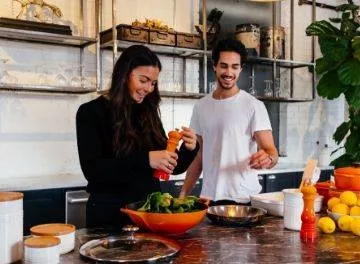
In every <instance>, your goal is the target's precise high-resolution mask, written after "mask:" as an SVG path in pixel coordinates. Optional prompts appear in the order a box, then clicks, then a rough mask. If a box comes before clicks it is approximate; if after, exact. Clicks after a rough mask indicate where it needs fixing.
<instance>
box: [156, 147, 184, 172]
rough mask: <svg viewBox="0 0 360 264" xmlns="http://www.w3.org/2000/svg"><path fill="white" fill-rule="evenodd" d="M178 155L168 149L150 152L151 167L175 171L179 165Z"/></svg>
mask: <svg viewBox="0 0 360 264" xmlns="http://www.w3.org/2000/svg"><path fill="white" fill-rule="evenodd" d="M177 159H178V155H177V154H176V153H175V152H170V151H167V150H156V151H150V152H149V161H150V167H151V168H153V169H160V170H162V171H164V172H166V173H169V174H171V173H173V171H174V168H175V167H176V165H177V162H176V161H177Z"/></svg>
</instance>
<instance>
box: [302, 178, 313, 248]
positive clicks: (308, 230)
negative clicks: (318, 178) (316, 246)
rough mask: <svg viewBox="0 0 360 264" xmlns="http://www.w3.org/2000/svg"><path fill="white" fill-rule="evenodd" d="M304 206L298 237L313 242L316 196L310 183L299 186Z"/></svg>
mask: <svg viewBox="0 0 360 264" xmlns="http://www.w3.org/2000/svg"><path fill="white" fill-rule="evenodd" d="M301 192H302V194H303V201H304V208H303V212H302V214H301V230H300V238H301V239H302V240H303V241H304V242H314V240H315V238H316V234H317V233H316V217H315V210H314V201H315V198H316V196H317V192H316V188H315V187H314V185H312V184H306V185H304V186H303V187H302V188H301Z"/></svg>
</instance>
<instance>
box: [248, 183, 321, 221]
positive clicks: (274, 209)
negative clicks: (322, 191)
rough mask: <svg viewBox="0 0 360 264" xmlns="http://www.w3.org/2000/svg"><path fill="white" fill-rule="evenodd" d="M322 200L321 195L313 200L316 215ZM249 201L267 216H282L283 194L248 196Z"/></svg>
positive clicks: (272, 193)
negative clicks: (265, 212)
mask: <svg viewBox="0 0 360 264" xmlns="http://www.w3.org/2000/svg"><path fill="white" fill-rule="evenodd" d="M296 190H297V189H296ZM323 200H324V198H323V196H321V195H319V196H317V198H316V199H315V204H314V209H315V212H316V213H318V212H320V211H321V207H322V204H323ZM250 201H251V205H252V206H253V207H256V208H262V209H265V210H266V211H267V213H268V214H269V215H274V216H284V194H283V192H271V193H259V194H254V195H251V196H250Z"/></svg>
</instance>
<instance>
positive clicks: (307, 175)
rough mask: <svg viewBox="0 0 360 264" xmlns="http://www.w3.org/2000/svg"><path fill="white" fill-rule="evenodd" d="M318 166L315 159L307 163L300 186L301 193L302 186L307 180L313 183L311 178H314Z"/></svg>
mask: <svg viewBox="0 0 360 264" xmlns="http://www.w3.org/2000/svg"><path fill="white" fill-rule="evenodd" d="M316 164H317V160H314V159H310V160H309V161H308V162H307V164H306V167H305V169H304V173H303V176H302V178H301V182H300V186H299V190H300V191H301V188H302V186H303V185H304V181H305V179H308V180H309V181H310V182H311V178H312V177H313V174H314V170H315V167H316Z"/></svg>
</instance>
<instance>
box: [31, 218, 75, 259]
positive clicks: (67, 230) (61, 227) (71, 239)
mask: <svg viewBox="0 0 360 264" xmlns="http://www.w3.org/2000/svg"><path fill="white" fill-rule="evenodd" d="M30 232H31V234H32V235H33V236H56V237H58V238H60V240H61V244H60V254H65V253H68V252H70V251H72V250H73V249H74V247H75V226H74V225H71V224H62V223H54V224H43V225H37V226H33V227H31V228H30Z"/></svg>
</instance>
